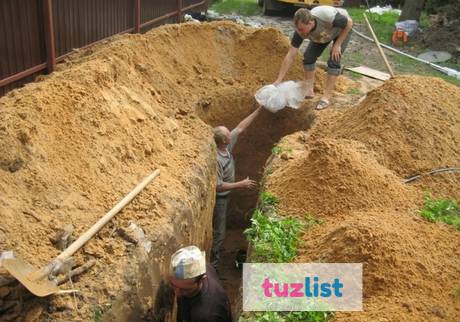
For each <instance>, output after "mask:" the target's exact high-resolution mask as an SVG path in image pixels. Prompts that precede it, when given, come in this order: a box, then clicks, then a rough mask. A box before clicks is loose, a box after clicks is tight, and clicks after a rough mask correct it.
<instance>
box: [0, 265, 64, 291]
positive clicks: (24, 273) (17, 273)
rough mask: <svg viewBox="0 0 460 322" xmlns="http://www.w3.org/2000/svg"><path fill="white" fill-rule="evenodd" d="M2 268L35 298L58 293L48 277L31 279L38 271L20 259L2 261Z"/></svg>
mask: <svg viewBox="0 0 460 322" xmlns="http://www.w3.org/2000/svg"><path fill="white" fill-rule="evenodd" d="M2 266H3V267H4V268H5V269H6V270H7V271H8V272H9V273H10V274H11V275H13V277H14V278H16V279H17V280H18V281H19V282H20V283H21V284H22V285H24V286H25V288H27V289H28V290H29V291H30V292H31V293H32V294H34V295H36V296H39V297H44V296H48V295H51V294H55V293H59V288H58V287H57V285H56V283H53V282H52V281H50V280H49V279H48V277H45V278H42V279H39V280H33V279H31V276H33V275H32V274H33V273H36V272H37V271H38V270H37V269H36V268H35V267H33V266H32V265H30V264H29V263H27V262H26V261H24V260H22V259H21V258H8V259H2ZM34 275H35V274H34Z"/></svg>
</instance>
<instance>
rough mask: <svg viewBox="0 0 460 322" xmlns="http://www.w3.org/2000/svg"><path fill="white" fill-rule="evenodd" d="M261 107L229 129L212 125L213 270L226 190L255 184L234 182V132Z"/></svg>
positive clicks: (221, 233) (224, 221)
mask: <svg viewBox="0 0 460 322" xmlns="http://www.w3.org/2000/svg"><path fill="white" fill-rule="evenodd" d="M261 110H262V107H261V106H259V107H258V108H257V109H256V110H255V111H254V112H252V113H251V114H250V115H249V116H247V117H246V118H245V119H243V120H242V121H241V122H240V123H239V124H238V125H237V126H236V127H235V128H234V129H233V130H232V131H229V129H227V128H226V127H225V126H218V127H216V128H214V141H215V142H216V146H217V186H216V191H217V193H216V203H215V206H214V213H213V223H212V228H213V237H212V249H211V264H212V265H213V266H214V268H215V269H216V270H217V269H218V265H219V260H220V248H221V247H222V244H223V242H224V239H225V230H226V225H227V208H228V204H229V196H230V192H231V191H232V190H235V189H252V188H254V187H255V186H256V182H255V181H254V180H251V179H249V177H248V178H246V179H243V180H240V181H237V182H235V160H234V159H233V156H232V150H233V148H234V146H235V144H236V141H237V140H238V136H239V135H240V134H241V133H242V132H243V131H244V130H246V128H247V127H248V126H249V125H250V124H251V123H252V122H253V121H254V119H255V118H256V117H257V115H259V113H260V111H261Z"/></svg>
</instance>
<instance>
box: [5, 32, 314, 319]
mask: <svg viewBox="0 0 460 322" xmlns="http://www.w3.org/2000/svg"><path fill="white" fill-rule="evenodd" d="M288 46H289V43H288V41H287V39H286V38H285V37H284V36H283V35H282V34H281V33H280V32H278V31H275V30H274V29H264V30H255V29H245V28H243V27H240V26H237V25H235V24H232V23H211V24H202V25H196V24H183V25H170V26H164V27H161V28H158V29H156V30H154V31H151V32H149V33H147V34H145V35H124V36H122V37H116V38H115V39H113V40H112V41H109V42H106V43H103V44H99V45H97V46H93V47H91V48H90V49H87V50H84V51H81V52H77V53H76V54H74V55H73V56H72V57H71V58H70V59H69V60H68V61H67V62H65V63H63V64H60V65H59V66H58V71H56V72H55V73H53V74H52V75H49V76H43V77H40V79H39V80H38V81H37V82H35V83H32V84H29V85H27V86H25V87H24V88H22V89H18V90H15V91H12V92H10V93H9V94H8V95H6V96H5V97H3V98H1V99H0V150H1V151H2V153H1V155H0V217H1V221H0V250H1V251H5V250H14V251H15V253H16V255H17V256H20V257H22V258H24V259H25V260H27V261H28V262H30V263H31V264H33V265H35V266H36V267H42V266H43V265H45V264H46V263H47V262H48V261H49V260H51V259H52V258H53V257H54V256H56V255H57V254H58V253H59V251H58V250H57V249H56V247H54V246H53V245H52V243H51V241H50V237H52V236H54V235H55V234H56V232H57V231H58V230H59V229H61V228H63V227H64V226H65V225H66V224H72V225H73V226H74V227H75V231H74V236H75V237H77V236H79V235H80V234H81V233H82V232H83V231H84V230H86V229H87V228H89V227H90V226H91V225H92V224H93V223H94V222H96V220H97V219H98V218H99V217H100V216H102V215H103V214H104V213H105V212H106V211H108V210H109V209H110V208H111V207H112V206H113V205H114V204H115V203H116V202H117V201H119V200H120V199H121V198H122V197H123V196H124V195H125V194H126V193H127V192H129V191H130V190H131V189H132V188H133V187H134V186H135V185H136V184H137V183H138V182H139V181H140V180H141V179H142V178H143V177H144V176H146V175H147V174H149V173H150V172H151V171H152V170H153V169H160V170H161V174H160V176H159V177H158V178H157V179H156V180H155V181H154V182H153V183H151V184H150V185H149V186H148V187H147V188H146V189H145V190H144V191H143V192H142V193H141V194H140V195H139V196H138V197H137V198H136V199H135V200H134V201H133V202H132V203H131V204H130V205H129V206H127V207H126V209H125V210H124V211H123V212H122V213H120V214H119V215H118V216H117V217H116V218H115V219H114V220H112V222H111V223H109V224H108V225H107V227H105V228H104V229H103V230H102V231H101V232H100V233H99V234H98V235H97V236H96V237H95V238H93V239H92V240H91V241H90V242H89V243H88V244H87V245H86V246H85V247H84V248H83V249H82V250H80V251H79V252H78V253H77V254H76V255H75V260H76V262H77V264H82V263H84V262H86V261H88V260H90V259H96V265H95V266H94V267H93V268H92V269H91V270H89V271H88V272H86V273H85V274H83V275H81V276H80V277H78V278H76V279H75V280H74V281H73V287H74V288H77V289H79V290H80V291H81V292H80V293H78V294H76V296H75V297H72V296H68V295H67V296H51V297H48V298H45V299H35V298H31V297H30V296H28V295H27V292H25V291H23V290H21V289H20V288H18V287H17V285H16V284H14V283H11V284H8V285H7V286H2V293H1V294H2V298H1V301H2V302H1V303H2V304H5V303H9V304H13V305H12V306H11V307H10V308H8V309H7V310H4V311H3V312H1V313H0V317H1V318H2V319H15V318H19V319H22V318H24V317H27V318H28V319H30V320H34V319H36V320H45V319H53V320H78V319H82V320H91V319H93V318H94V316H95V314H96V313H97V312H98V311H100V310H106V309H105V308H108V307H111V308H110V309H109V310H108V312H107V313H106V317H107V319H112V320H118V321H133V320H139V319H141V318H142V317H143V316H144V317H145V316H150V318H153V319H160V320H161V319H162V318H164V317H165V316H166V317H167V316H169V314H170V313H171V312H170V311H171V310H170V307H171V303H170V302H168V301H169V300H170V297H168V296H165V295H164V294H163V293H162V292H164V291H165V288H164V284H163V282H162V277H163V276H164V273H165V271H166V270H167V263H168V261H169V257H170V255H171V254H172V252H173V251H175V250H176V249H177V248H178V247H180V246H182V245H186V244H196V245H198V246H200V247H202V248H204V249H206V250H209V248H210V242H211V234H212V231H211V218H212V207H213V203H214V193H215V192H214V191H215V147H214V144H213V142H212V136H211V128H210V127H209V126H208V125H206V124H205V123H204V122H203V121H202V120H201V119H200V118H199V116H200V112H199V109H200V108H202V107H203V106H204V108H205V107H206V101H207V100H208V99H209V98H210V97H211V98H213V97H216V96H218V95H225V93H227V92H234V93H238V92H239V91H241V92H244V93H246V94H245V95H246V97H247V99H249V98H248V97H249V93H251V92H253V91H255V89H256V88H258V87H260V86H261V85H265V84H267V83H270V82H271V81H272V80H274V79H275V77H276V73H277V70H278V67H279V64H280V62H281V60H282V58H283V56H284V54H285V52H286V50H287V48H288ZM268 53H269V54H268ZM299 59H300V58H299ZM301 76H302V71H301V64H300V62H299V63H297V64H296V66H295V68H293V70H292V71H291V74H290V75H289V76H288V77H289V78H300V77H301ZM318 77H319V78H320V79H321V78H323V74H322V73H319V75H318ZM224 103H225V102H224ZM227 108H228V109H229V110H231V109H232V106H227ZM197 110H198V113H197V112H196V111H197ZM210 123H212V122H210ZM229 126H230V125H229ZM130 222H134V223H135V224H136V225H138V226H139V227H141V228H142V229H143V230H144V231H145V233H146V236H147V238H148V239H149V240H151V241H152V251H151V252H150V253H148V254H146V253H145V252H143V251H142V250H141V249H140V248H139V247H137V246H136V245H134V244H133V242H132V241H129V240H126V238H123V234H122V233H120V231H121V230H123V229H126V227H127V226H128V225H129V223H130ZM0 274H1V275H2V278H3V277H6V278H7V274H6V272H5V270H4V269H2V268H0ZM70 287H71V286H70V285H69V284H66V285H65V286H64V288H70ZM24 294H26V296H25V299H26V300H24V301H22V300H20V298H21V296H23V295H24ZM106 304H108V305H106ZM149 310H150V312H148V311H149Z"/></svg>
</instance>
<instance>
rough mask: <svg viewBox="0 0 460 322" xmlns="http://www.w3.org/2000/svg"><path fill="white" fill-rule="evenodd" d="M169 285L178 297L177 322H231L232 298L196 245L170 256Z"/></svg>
mask: <svg viewBox="0 0 460 322" xmlns="http://www.w3.org/2000/svg"><path fill="white" fill-rule="evenodd" d="M169 284H170V285H171V287H172V288H173V290H174V294H175V295H176V297H177V322H231V321H232V310H231V305H230V301H229V299H228V296H227V294H226V293H225V291H224V289H223V288H222V286H221V285H220V284H219V279H218V277H217V274H216V271H215V270H214V268H213V267H212V266H211V265H210V264H206V260H205V254H204V252H202V251H200V249H199V248H198V247H196V246H187V247H183V248H181V249H179V250H178V251H177V252H175V253H174V255H173V256H172V257H171V264H170V276H169Z"/></svg>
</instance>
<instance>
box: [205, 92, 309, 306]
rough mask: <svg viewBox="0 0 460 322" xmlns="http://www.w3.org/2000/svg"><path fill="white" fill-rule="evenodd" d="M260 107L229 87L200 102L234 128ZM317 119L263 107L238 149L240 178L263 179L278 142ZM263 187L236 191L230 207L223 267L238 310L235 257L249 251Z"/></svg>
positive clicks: (212, 120) (208, 118) (210, 116)
mask: <svg viewBox="0 0 460 322" xmlns="http://www.w3.org/2000/svg"><path fill="white" fill-rule="evenodd" d="M256 107H257V104H256V102H255V99H254V95H253V92H251V91H241V90H239V89H238V90H235V89H233V88H229V89H227V90H225V91H220V92H219V93H214V94H211V95H210V96H209V98H207V99H206V100H204V101H199V102H198V104H197V114H198V115H199V117H200V118H201V119H202V120H203V121H204V122H206V123H207V124H209V125H211V126H212V127H215V126H219V125H223V126H226V127H227V128H229V129H230V130H231V129H233V128H234V127H236V126H237V125H238V123H239V122H240V121H241V120H243V119H244V118H245V117H246V116H247V115H249V114H250V113H251V112H252V111H254V109H255V108H256ZM314 119H315V113H314V112H313V111H312V109H311V108H309V107H307V106H303V107H302V108H300V109H297V110H295V109H289V108H286V109H283V110H281V111H280V112H278V113H276V114H273V113H270V112H268V111H265V110H263V111H262V113H261V114H260V115H259V116H258V117H257V119H255V120H254V122H253V123H252V124H251V126H250V127H249V128H248V129H247V130H246V131H245V132H244V133H242V134H241V136H240V137H239V139H238V142H237V144H236V146H235V148H234V151H233V156H234V158H235V163H236V178H235V180H237V181H238V180H242V179H244V178H246V177H249V178H250V179H253V180H255V181H257V182H259V181H260V180H261V178H262V175H263V173H264V166H265V164H266V161H267V159H269V157H270V155H271V154H272V149H273V147H274V146H275V145H276V143H277V142H278V141H279V140H280V139H281V138H282V137H284V136H286V135H288V134H291V133H294V132H297V131H301V130H307V129H309V128H310V126H311V125H312V123H313V121H314ZM259 193H260V191H259V186H258V187H257V188H256V189H253V190H236V191H233V192H232V193H231V197H230V204H229V209H228V217H227V218H228V219H227V232H226V239H225V241H224V245H223V250H222V258H223V260H222V263H221V265H220V267H219V272H220V274H221V277H222V278H223V279H222V284H223V285H224V288H225V289H226V291H227V293H228V294H229V297H230V299H231V302H232V305H233V307H234V311H236V305H237V302H238V296H239V293H238V291H239V286H240V282H241V271H240V270H238V269H237V267H236V264H235V260H236V256H237V252H238V251H239V250H243V251H245V250H246V248H247V242H246V239H245V237H244V235H243V231H244V229H246V228H247V227H248V226H249V224H250V221H249V220H250V218H251V215H252V213H253V210H254V207H255V206H256V204H257V199H258V196H259Z"/></svg>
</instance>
